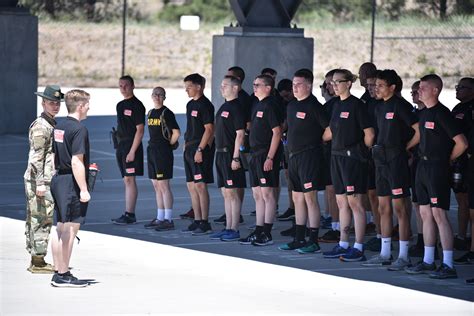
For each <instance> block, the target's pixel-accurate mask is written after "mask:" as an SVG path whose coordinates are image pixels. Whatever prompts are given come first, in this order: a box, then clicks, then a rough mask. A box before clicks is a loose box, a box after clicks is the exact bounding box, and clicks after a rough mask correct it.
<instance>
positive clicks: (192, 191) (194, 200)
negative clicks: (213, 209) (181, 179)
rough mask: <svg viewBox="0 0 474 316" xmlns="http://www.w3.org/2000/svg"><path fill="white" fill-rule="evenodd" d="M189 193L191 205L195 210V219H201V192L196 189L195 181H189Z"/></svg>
mask: <svg viewBox="0 0 474 316" xmlns="http://www.w3.org/2000/svg"><path fill="white" fill-rule="evenodd" d="M186 184H187V186H188V191H189V195H190V196H191V207H192V208H193V210H194V220H196V221H200V220H201V219H202V215H201V214H202V213H201V203H200V202H199V194H198V192H197V190H196V184H195V183H194V182H187V183H186Z"/></svg>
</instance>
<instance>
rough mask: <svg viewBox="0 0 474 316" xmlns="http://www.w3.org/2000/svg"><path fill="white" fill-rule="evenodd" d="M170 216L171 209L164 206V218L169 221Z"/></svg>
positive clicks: (171, 213)
mask: <svg viewBox="0 0 474 316" xmlns="http://www.w3.org/2000/svg"><path fill="white" fill-rule="evenodd" d="M172 218H173V209H171V208H165V219H166V220H169V221H170V222H171V219H172Z"/></svg>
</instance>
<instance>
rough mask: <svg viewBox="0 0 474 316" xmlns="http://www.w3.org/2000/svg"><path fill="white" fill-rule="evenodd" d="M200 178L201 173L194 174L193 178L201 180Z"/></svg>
mask: <svg viewBox="0 0 474 316" xmlns="http://www.w3.org/2000/svg"><path fill="white" fill-rule="evenodd" d="M201 179H202V174H195V175H194V180H201Z"/></svg>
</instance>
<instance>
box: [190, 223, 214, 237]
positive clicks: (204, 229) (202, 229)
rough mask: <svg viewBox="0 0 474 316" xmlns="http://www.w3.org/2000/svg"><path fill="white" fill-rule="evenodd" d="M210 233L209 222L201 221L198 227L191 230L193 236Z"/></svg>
mask: <svg viewBox="0 0 474 316" xmlns="http://www.w3.org/2000/svg"><path fill="white" fill-rule="evenodd" d="M211 233H212V227H211V224H209V223H208V222H201V224H199V226H198V228H196V229H195V230H194V231H193V232H192V234H193V236H201V235H207V234H211Z"/></svg>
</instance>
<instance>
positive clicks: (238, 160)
mask: <svg viewBox="0 0 474 316" xmlns="http://www.w3.org/2000/svg"><path fill="white" fill-rule="evenodd" d="M232 160H233V161H235V162H240V158H239V157H234V158H232Z"/></svg>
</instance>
